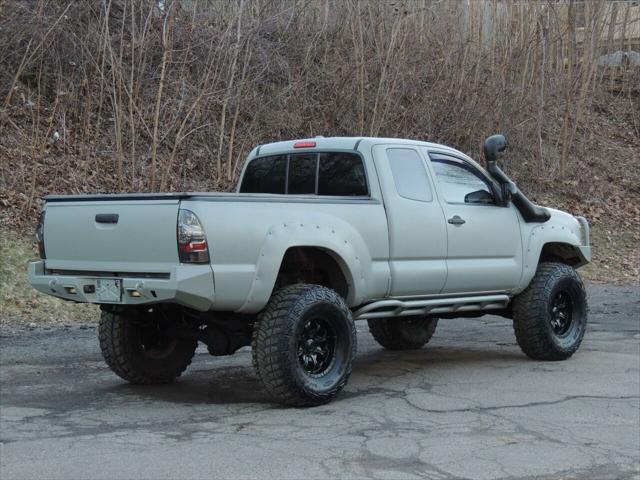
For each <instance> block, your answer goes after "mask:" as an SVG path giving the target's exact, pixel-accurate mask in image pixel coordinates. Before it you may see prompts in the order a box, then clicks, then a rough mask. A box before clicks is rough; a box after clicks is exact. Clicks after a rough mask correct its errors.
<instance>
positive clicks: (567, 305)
mask: <svg viewBox="0 0 640 480" xmlns="http://www.w3.org/2000/svg"><path fill="white" fill-rule="evenodd" d="M573 317H574V308H573V300H572V298H571V295H570V294H569V292H567V291H564V290H562V291H560V292H558V293H557V294H556V295H555V297H553V301H552V302H551V312H550V318H549V322H550V324H551V329H552V330H553V333H554V334H555V335H557V336H559V337H562V336H565V335H567V333H568V332H569V331H570V330H571V326H572V323H573Z"/></svg>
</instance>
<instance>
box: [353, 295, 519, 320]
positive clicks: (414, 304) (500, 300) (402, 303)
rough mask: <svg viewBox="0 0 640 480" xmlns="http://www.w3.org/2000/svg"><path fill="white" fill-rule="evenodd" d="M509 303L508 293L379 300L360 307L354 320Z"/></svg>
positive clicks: (475, 309) (444, 311) (436, 312)
mask: <svg viewBox="0 0 640 480" xmlns="http://www.w3.org/2000/svg"><path fill="white" fill-rule="evenodd" d="M508 304H509V297H508V296H507V295H481V296H475V297H455V298H431V299H420V300H399V299H388V300H378V301H377V302H373V303H370V304H368V305H365V306H364V307H361V308H359V309H358V310H356V311H355V312H354V314H353V319H354V320H367V319H370V318H387V317H405V316H408V315H427V314H428V315H435V314H438V313H455V312H471V311H478V310H500V309H502V308H505V307H506V306H507V305H508Z"/></svg>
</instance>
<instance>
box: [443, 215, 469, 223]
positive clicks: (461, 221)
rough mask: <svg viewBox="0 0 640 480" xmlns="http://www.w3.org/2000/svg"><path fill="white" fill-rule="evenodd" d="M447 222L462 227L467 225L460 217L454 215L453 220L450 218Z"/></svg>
mask: <svg viewBox="0 0 640 480" xmlns="http://www.w3.org/2000/svg"><path fill="white" fill-rule="evenodd" d="M447 222H449V223H450V224H451V225H462V224H463V223H466V222H465V221H464V220H463V219H462V218H460V217H459V216H458V215H454V216H453V217H452V218H450V219H449V220H447Z"/></svg>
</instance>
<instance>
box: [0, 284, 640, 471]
mask: <svg viewBox="0 0 640 480" xmlns="http://www.w3.org/2000/svg"><path fill="white" fill-rule="evenodd" d="M589 297H590V300H589V303H590V310H591V311H590V318H589V322H590V323H589V327H588V330H587V334H586V337H585V340H584V342H583V344H582V347H581V348H580V350H579V351H578V353H577V354H576V355H574V357H573V358H571V359H570V360H568V361H565V362H535V361H531V360H528V359H527V358H526V357H525V356H524V355H523V354H522V353H521V352H520V350H519V348H518V346H517V345H516V343H515V338H514V335H513V331H512V327H511V322H510V321H509V320H506V319H503V318H500V317H493V316H486V317H482V318H477V319H459V320H441V321H440V323H439V325H438V329H437V331H436V334H435V336H434V338H433V339H432V341H431V343H430V344H429V345H428V346H427V347H426V348H424V349H422V350H420V351H412V352H389V351H385V350H383V349H382V348H381V347H379V346H378V345H377V344H376V343H375V342H374V341H373V339H372V338H371V336H370V335H369V334H368V332H367V328H366V324H365V323H360V322H359V323H358V324H357V325H358V341H359V348H358V350H359V351H358V357H357V359H356V364H355V366H354V372H353V375H352V377H351V380H350V382H349V384H348V385H347V387H346V389H345V391H344V392H343V393H342V394H341V395H340V396H339V397H338V399H337V400H336V401H334V402H333V403H331V404H329V405H324V406H321V407H316V408H313V409H291V408H283V407H280V406H278V405H275V404H272V403H270V402H269V400H268V398H267V396H266V394H265V392H264V391H263V390H262V388H261V386H260V383H259V382H258V379H257V377H256V375H255V374H254V372H253V370H252V368H251V359H250V351H249V350H248V349H247V348H244V349H242V350H241V351H239V352H238V353H236V354H235V355H234V356H231V357H217V358H216V357H211V356H209V355H208V354H207V353H206V350H204V349H202V348H200V349H199V350H198V353H197V354H196V357H195V358H194V362H193V364H192V366H191V367H190V368H189V370H187V372H186V374H185V375H184V376H183V377H181V378H180V379H179V380H178V381H177V382H176V383H175V384H173V385H168V386H159V387H139V386H132V385H128V384H126V383H124V382H123V381H122V380H120V379H119V378H117V377H116V376H115V375H114V374H112V373H111V372H110V371H109V370H108V369H107V367H106V366H105V365H104V363H103V361H102V358H101V356H100V352H99V349H98V343H97V338H96V332H95V326H94V325H81V326H68V327H66V328H62V327H55V328H51V329H44V328H42V329H35V330H32V331H29V330H17V331H11V332H3V334H2V336H1V337H0V386H1V390H0V442H1V443H0V478H2V480H10V479H23V478H39V479H55V478H96V479H98V478H105V479H118V478H145V479H147V478H148V479H152V478H153V479H162V478H172V479H174V478H234V479H236V478H277V479H287V478H291V479H299V478H305V479H316V478H318V479H320V478H322V479H324V478H336V477H340V478H380V479H412V478H431V479H455V478H473V479H507V478H514V479H515V478H518V479H520V478H522V479H525V478H526V479H529V478H541V479H552V478H553V479H557V478H563V479H578V478H580V479H583V478H597V479H640V288H639V287H637V286H633V287H632V286H626V287H614V286H594V287H590V288H589Z"/></svg>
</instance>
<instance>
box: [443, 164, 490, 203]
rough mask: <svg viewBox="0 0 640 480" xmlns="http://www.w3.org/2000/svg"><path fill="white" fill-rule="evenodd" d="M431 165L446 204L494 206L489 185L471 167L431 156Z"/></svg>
mask: <svg viewBox="0 0 640 480" xmlns="http://www.w3.org/2000/svg"><path fill="white" fill-rule="evenodd" d="M431 164H432V165H433V169H434V170H435V172H436V177H437V179H438V183H439V184H440V190H441V191H442V195H443V196H444V199H445V201H446V202H447V203H470V204H476V205H495V204H496V200H495V197H494V195H493V192H492V189H491V187H490V185H489V183H488V182H487V180H486V179H484V178H482V176H481V174H480V173H479V172H476V171H475V170H474V169H473V167H472V166H471V165H468V164H466V163H464V162H463V161H461V160H457V159H450V158H448V157H441V156H435V155H432V156H431Z"/></svg>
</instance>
